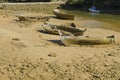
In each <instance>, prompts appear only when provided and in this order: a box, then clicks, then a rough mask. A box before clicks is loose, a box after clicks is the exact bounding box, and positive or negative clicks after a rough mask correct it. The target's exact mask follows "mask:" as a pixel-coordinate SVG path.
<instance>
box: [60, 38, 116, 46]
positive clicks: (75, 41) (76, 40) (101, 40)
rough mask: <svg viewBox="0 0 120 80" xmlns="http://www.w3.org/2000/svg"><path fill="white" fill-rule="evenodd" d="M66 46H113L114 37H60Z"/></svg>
mask: <svg viewBox="0 0 120 80" xmlns="http://www.w3.org/2000/svg"><path fill="white" fill-rule="evenodd" d="M60 37H61V41H62V43H63V44H64V45H71V44H72V45H75V44H77V45H97V44H113V43H115V38H114V36H109V37H88V36H60Z"/></svg>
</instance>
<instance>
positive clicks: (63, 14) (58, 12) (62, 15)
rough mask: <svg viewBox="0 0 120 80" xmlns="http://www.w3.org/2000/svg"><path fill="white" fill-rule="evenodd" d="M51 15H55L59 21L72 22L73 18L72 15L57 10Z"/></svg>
mask: <svg viewBox="0 0 120 80" xmlns="http://www.w3.org/2000/svg"><path fill="white" fill-rule="evenodd" d="M53 13H54V14H55V15H56V17H57V18H60V19H68V20H74V17H75V16H74V15H72V14H65V13H61V12H60V11H59V10H54V11H53Z"/></svg>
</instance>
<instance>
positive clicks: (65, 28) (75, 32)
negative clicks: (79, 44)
mask: <svg viewBox="0 0 120 80" xmlns="http://www.w3.org/2000/svg"><path fill="white" fill-rule="evenodd" d="M42 28H43V30H45V31H46V32H48V33H53V34H57V35H59V32H58V30H61V31H62V32H64V33H67V34H68V33H69V34H71V35H73V36H82V35H83V34H84V33H85V31H86V30H87V29H84V30H80V29H78V28H74V27H70V26H63V25H54V24H49V23H44V24H43V25H42Z"/></svg>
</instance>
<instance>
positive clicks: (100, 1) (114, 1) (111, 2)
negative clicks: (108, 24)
mask: <svg viewBox="0 0 120 80" xmlns="http://www.w3.org/2000/svg"><path fill="white" fill-rule="evenodd" d="M67 4H70V5H81V4H86V5H92V4H95V5H97V6H99V7H104V6H107V7H110V6H120V0H68V1H67Z"/></svg>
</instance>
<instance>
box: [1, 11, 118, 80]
mask: <svg viewBox="0 0 120 80" xmlns="http://www.w3.org/2000/svg"><path fill="white" fill-rule="evenodd" d="M17 14H18V12H17V11H5V10H0V79H1V80H120V33H119V32H115V31H112V30H106V29H101V28H99V27H100V26H104V24H105V23H103V22H99V21H95V20H61V19H57V18H51V19H50V20H49V21H48V22H49V23H52V24H57V25H59V24H65V23H71V22H74V23H75V24H76V25H77V28H79V29H85V28H87V31H86V33H85V34H84V36H93V37H95V36H98V37H106V36H110V35H115V40H116V43H115V44H108V45H92V46H91V45H81V46H63V45H60V44H59V42H60V37H59V36H58V35H52V34H45V33H42V32H40V31H39V30H41V29H42V24H43V22H42V21H36V22H25V23H24V22H19V19H18V18H17V17H16V15H17ZM20 14H24V15H28V14H29V15H47V16H54V15H52V14H44V13H39V14H38V13H30V12H29V13H28V12H26V13H25V12H24V13H22V12H21V13H20ZM94 26H97V27H94Z"/></svg>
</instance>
